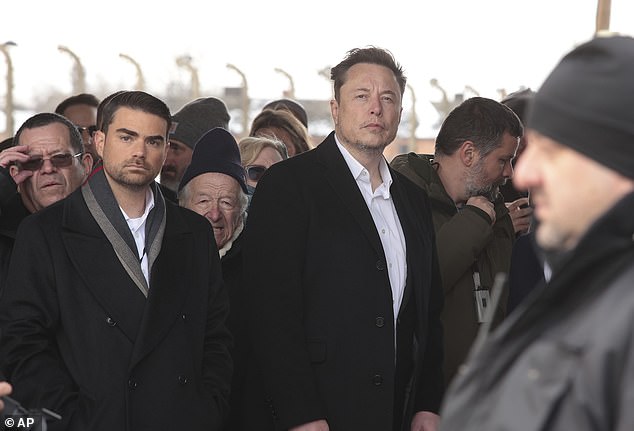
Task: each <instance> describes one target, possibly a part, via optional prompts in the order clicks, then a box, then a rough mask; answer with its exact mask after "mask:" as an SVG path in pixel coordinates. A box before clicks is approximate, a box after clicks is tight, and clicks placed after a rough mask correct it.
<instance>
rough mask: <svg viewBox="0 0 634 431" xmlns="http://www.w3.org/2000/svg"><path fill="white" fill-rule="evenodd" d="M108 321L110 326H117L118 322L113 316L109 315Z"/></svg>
mask: <svg viewBox="0 0 634 431" xmlns="http://www.w3.org/2000/svg"><path fill="white" fill-rule="evenodd" d="M106 323H107V324H108V326H117V322H115V321H114V319H113V318H112V317H107V318H106Z"/></svg>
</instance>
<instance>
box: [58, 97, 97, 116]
mask: <svg viewBox="0 0 634 431" xmlns="http://www.w3.org/2000/svg"><path fill="white" fill-rule="evenodd" d="M73 105H88V106H93V107H95V108H96V107H97V106H99V99H97V97H96V96H95V95H94V94H89V93H81V94H77V95H75V96H70V97H68V98H66V99H64V100H62V102H61V103H60V104H59V105H57V108H55V113H56V114H59V115H64V111H66V110H67V109H68V108H69V107H70V106H73Z"/></svg>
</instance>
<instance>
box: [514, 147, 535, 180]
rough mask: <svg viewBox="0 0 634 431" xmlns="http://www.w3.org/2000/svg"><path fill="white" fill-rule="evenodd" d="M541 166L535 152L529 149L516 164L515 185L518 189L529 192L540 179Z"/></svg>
mask: <svg viewBox="0 0 634 431" xmlns="http://www.w3.org/2000/svg"><path fill="white" fill-rule="evenodd" d="M538 169H539V165H538V164H537V160H536V158H535V156H534V154H533V151H532V150H531V149H530V148H528V147H527V149H526V150H525V151H524V152H523V153H522V157H520V159H519V160H518V161H517V163H516V164H515V173H514V174H513V184H514V185H515V186H516V187H517V188H518V189H524V190H527V189H529V188H530V187H532V186H534V185H535V184H536V183H537V181H538V179H539V178H538V177H539V172H538Z"/></svg>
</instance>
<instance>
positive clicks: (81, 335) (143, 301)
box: [0, 190, 232, 431]
mask: <svg viewBox="0 0 634 431" xmlns="http://www.w3.org/2000/svg"><path fill="white" fill-rule="evenodd" d="M210 244H212V246H210ZM213 244H215V242H214V237H213V233H212V231H211V228H210V225H209V223H208V222H207V221H206V220H205V219H204V218H202V217H200V216H198V215H197V214H195V213H193V212H191V211H189V210H185V209H182V208H179V207H177V206H175V205H172V204H170V203H168V202H166V227H165V234H164V236H163V241H162V247H161V250H160V253H159V254H158V257H157V259H156V261H155V263H154V265H153V267H152V271H151V276H150V288H149V294H148V297H147V298H146V297H145V296H144V295H143V294H142V293H141V291H140V290H139V289H138V288H137V287H136V285H135V284H134V282H133V281H132V279H131V278H130V277H129V275H128V274H127V273H126V271H125V270H124V269H123V267H122V265H121V263H120V261H119V259H118V258H117V256H116V254H115V252H114V250H113V248H112V246H111V244H110V242H109V241H108V240H107V238H106V237H105V235H104V234H103V232H102V231H101V229H100V227H99V225H98V224H97V223H96V222H95V220H94V218H93V217H92V215H91V213H90V212H89V210H88V207H87V206H86V203H85V201H84V198H83V196H82V194H81V190H77V191H76V192H74V193H73V194H71V195H70V196H69V197H68V198H66V199H64V200H62V201H60V202H57V203H56V204H53V205H51V206H50V207H48V208H45V209H44V210H42V211H39V212H38V213H36V214H35V215H33V216H31V217H28V218H27V219H25V220H24V221H23V222H22V224H21V225H20V228H19V231H18V235H17V239H16V246H15V248H14V250H13V256H12V261H11V264H10V268H9V275H8V280H7V285H6V287H5V291H4V294H3V296H2V298H1V299H0V324H1V326H2V339H1V340H0V353H2V355H3V358H5V359H6V361H7V367H6V371H7V374H8V376H7V377H8V378H9V379H10V381H11V383H12V384H13V387H14V397H15V398H16V399H17V400H18V401H20V402H21V403H22V404H23V405H24V406H26V407H29V408H39V407H46V408H49V409H51V410H53V411H56V412H58V413H59V414H61V415H62V416H63V419H62V421H61V422H60V421H57V422H52V423H51V424H50V426H49V429H50V430H77V431H79V430H82V431H83V430H93V431H95V430H104V431H106V430H107V431H112V430H135V431H137V430H158V429H165V427H170V428H174V429H187V430H201V431H202V430H205V431H210V430H217V429H220V425H221V422H222V419H223V417H224V415H225V414H226V410H227V398H228V390H229V382H230V379H231V367H232V365H231V358H230V356H229V350H228V349H229V346H230V343H231V337H230V335H229V333H228V331H227V330H226V328H225V319H226V316H227V313H228V299H227V295H226V292H225V289H224V286H223V283H222V278H221V271H220V263H219V259H218V252H217V250H216V248H215V246H213Z"/></svg>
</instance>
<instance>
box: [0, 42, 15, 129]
mask: <svg viewBox="0 0 634 431" xmlns="http://www.w3.org/2000/svg"><path fill="white" fill-rule="evenodd" d="M10 46H16V43H15V42H12V41H8V42H5V43H3V44H2V45H0V51H2V54H4V60H5V61H6V63H7V89H6V96H5V104H4V115H5V117H6V127H5V133H6V137H9V136H13V129H14V128H15V123H14V119H13V109H14V107H13V62H12V61H11V56H10V55H9V49H8V48H9V47H10Z"/></svg>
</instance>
